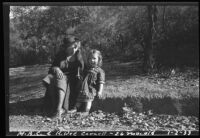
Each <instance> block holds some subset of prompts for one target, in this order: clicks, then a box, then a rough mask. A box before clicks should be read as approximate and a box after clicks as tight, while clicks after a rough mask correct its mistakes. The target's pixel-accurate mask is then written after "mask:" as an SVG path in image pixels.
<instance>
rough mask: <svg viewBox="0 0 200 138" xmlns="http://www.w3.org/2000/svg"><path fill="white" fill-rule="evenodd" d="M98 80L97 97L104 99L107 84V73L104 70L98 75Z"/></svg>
mask: <svg viewBox="0 0 200 138" xmlns="http://www.w3.org/2000/svg"><path fill="white" fill-rule="evenodd" d="M97 80H98V81H97V84H98V85H99V86H98V90H97V97H98V98H100V97H102V92H103V87H104V83H105V72H104V71H103V70H102V69H100V71H99V73H98V75H97Z"/></svg>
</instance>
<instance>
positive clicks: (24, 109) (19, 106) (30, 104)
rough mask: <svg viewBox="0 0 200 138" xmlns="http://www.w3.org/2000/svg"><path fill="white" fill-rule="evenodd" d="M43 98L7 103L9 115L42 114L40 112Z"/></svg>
mask: <svg viewBox="0 0 200 138" xmlns="http://www.w3.org/2000/svg"><path fill="white" fill-rule="evenodd" d="M43 101H44V98H37V99H30V100H26V101H19V102H16V103H10V104H9V115H31V116H32V115H44V113H43V112H42V105H43Z"/></svg>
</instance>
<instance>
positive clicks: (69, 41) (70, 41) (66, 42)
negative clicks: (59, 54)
mask: <svg viewBox="0 0 200 138" xmlns="http://www.w3.org/2000/svg"><path fill="white" fill-rule="evenodd" d="M78 40H79V39H78V38H76V37H75V36H69V37H65V38H64V39H63V44H64V45H66V46H67V47H68V46H70V45H72V44H74V43H75V42H77V41H78Z"/></svg>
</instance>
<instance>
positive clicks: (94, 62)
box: [89, 54, 99, 67]
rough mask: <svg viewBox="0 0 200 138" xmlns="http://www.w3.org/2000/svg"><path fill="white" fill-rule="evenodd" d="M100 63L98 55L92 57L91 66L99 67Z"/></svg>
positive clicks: (90, 59)
mask: <svg viewBox="0 0 200 138" xmlns="http://www.w3.org/2000/svg"><path fill="white" fill-rule="evenodd" d="M98 61H99V58H98V54H92V55H90V58H89V64H90V66H92V67H95V66H97V64H98Z"/></svg>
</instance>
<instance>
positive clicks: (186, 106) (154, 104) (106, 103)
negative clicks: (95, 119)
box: [91, 97, 199, 117]
mask: <svg viewBox="0 0 200 138" xmlns="http://www.w3.org/2000/svg"><path fill="white" fill-rule="evenodd" d="M125 104H126V105H127V106H128V107H130V108H131V109H132V110H133V111H135V112H147V111H149V110H152V111H153V113H155V114H168V115H185V116H196V117H199V98H187V99H172V98H170V97H165V98H152V99H148V98H135V97H127V98H124V99H121V98H106V99H97V100H95V101H94V102H93V106H92V109H91V112H92V111H95V110H102V111H104V112H109V113H113V112H115V113H119V114H121V113H122V112H123V110H122V108H123V107H124V106H125Z"/></svg>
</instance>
